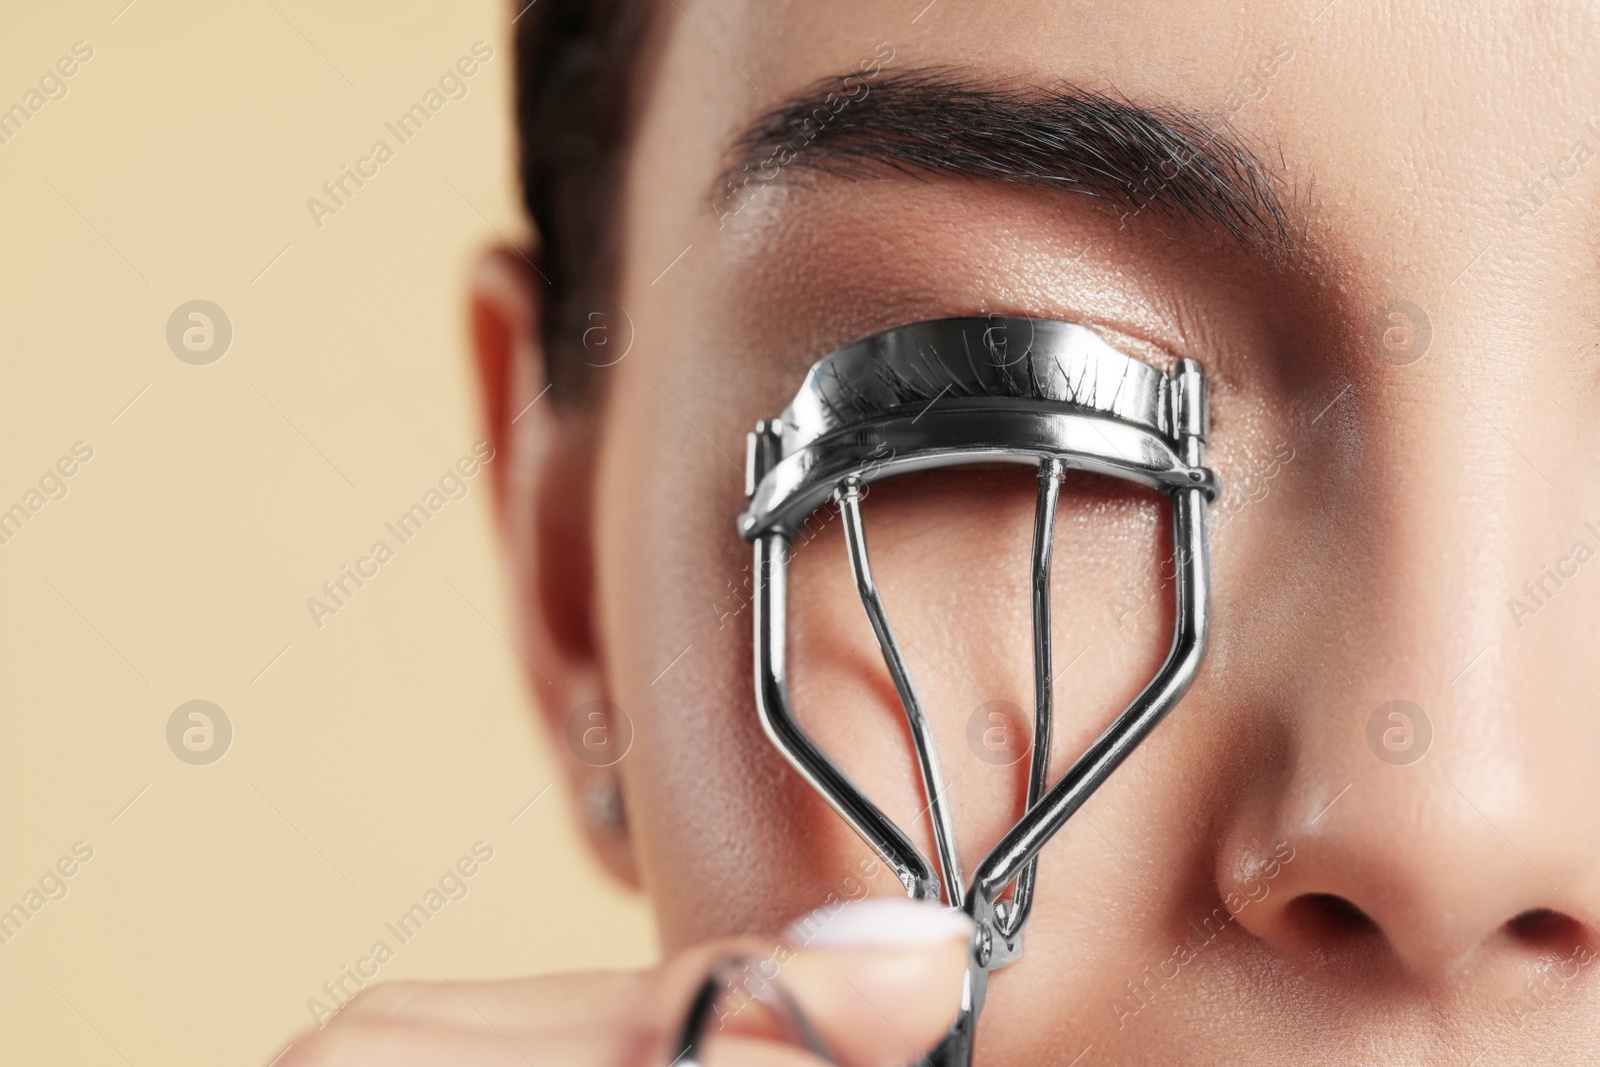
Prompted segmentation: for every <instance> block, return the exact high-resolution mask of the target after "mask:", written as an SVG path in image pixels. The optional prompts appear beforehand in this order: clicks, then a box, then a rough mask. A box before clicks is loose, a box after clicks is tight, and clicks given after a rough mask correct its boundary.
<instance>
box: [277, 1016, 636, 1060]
mask: <svg viewBox="0 0 1600 1067" xmlns="http://www.w3.org/2000/svg"><path fill="white" fill-rule="evenodd" d="M645 1043H652V1044H653V1035H641V1034H638V1033H634V1032H630V1031H628V1030H619V1029H615V1028H601V1029H589V1030H588V1031H586V1032H583V1033H575V1032H574V1033H565V1034H529V1033H504V1032H496V1031H494V1030H492V1029H478V1030H469V1029H464V1028H461V1027H457V1026H451V1025H441V1024H439V1023H436V1022H433V1021H424V1022H417V1021H410V1020H400V1019H382V1020H380V1019H352V1020H348V1021H345V1022H342V1023H338V1024H330V1025H329V1026H327V1027H325V1028H323V1029H321V1030H318V1031H315V1032H314V1033H311V1034H308V1035H306V1036H305V1037H302V1038H300V1039H299V1040H297V1041H295V1043H294V1044H292V1045H291V1046H289V1049H288V1051H287V1052H285V1053H284V1054H283V1056H282V1057H281V1058H280V1059H279V1060H278V1061H276V1063H275V1065H274V1067H440V1065H441V1064H450V1065H451V1067H546V1065H549V1067H555V1065H557V1064H559V1065H561V1067H615V1065H617V1064H623V1063H631V1062H633V1053H634V1050H636V1049H638V1048H639V1047H640V1046H641V1045H642V1044H645Z"/></svg>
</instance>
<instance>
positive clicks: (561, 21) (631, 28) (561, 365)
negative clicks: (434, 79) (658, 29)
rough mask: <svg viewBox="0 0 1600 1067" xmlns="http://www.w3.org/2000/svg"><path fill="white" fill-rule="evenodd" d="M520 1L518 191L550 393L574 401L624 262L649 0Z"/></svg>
mask: <svg viewBox="0 0 1600 1067" xmlns="http://www.w3.org/2000/svg"><path fill="white" fill-rule="evenodd" d="M514 5H515V6H516V7H518V8H520V9H521V14H520V15H518V16H517V17H516V19H515V22H514V29H515V32H516V63H517V69H516V86H515V90H516V117H517V135H518V139H519V141H520V142H521V162H520V168H519V170H520V176H521V180H522V199H523V204H524V206H525V207H526V208H527V211H528V218H529V220H530V221H531V222H532V224H533V229H534V232H535V233H536V234H537V235H538V240H539V249H538V251H539V255H538V256H537V257H536V258H537V261H538V263H539V265H540V269H541V271H542V273H543V275H544V280H545V281H546V282H547V283H548V288H547V290H546V294H545V295H546V298H547V299H546V301H545V315H544V318H543V328H542V337H541V338H540V340H541V342H542V344H543V347H544V352H545V363H546V372H547V374H548V377H549V382H550V396H551V399H552V400H555V401H556V402H558V403H564V404H577V403H582V402H583V401H585V400H587V399H588V398H589V397H590V395H591V393H592V391H593V383H592V381H591V378H592V376H593V374H594V370H593V369H592V368H591V367H590V366H589V365H587V364H586V363H585V361H584V359H583V352H584V349H583V341H582V339H583V336H584V331H586V330H588V329H589V328H590V327H591V326H593V325H594V324H595V323H594V322H593V321H592V320H591V319H590V315H591V314H592V313H595V312H600V313H602V314H603V313H605V309H606V308H607V307H608V306H609V303H610V297H611V292H612V289H613V286H614V284H615V282H616V272H617V265H618V262H619V260H620V257H619V254H618V253H619V248H618V231H619V229H620V227H619V226H618V222H619V221H620V210H619V207H618V195H617V194H618V192H619V188H620V181H621V178H622V172H623V165H624V163H625V159H624V156H625V149H626V146H627V141H628V135H629V132H630V122H629V118H630V115H631V114H632V111H633V108H632V107H631V103H632V96H633V91H634V84H635V77H634V75H635V72H636V70H637V68H638V67H639V65H640V63H641V56H640V53H641V50H642V44H643V40H644V36H645V31H646V28H647V5H646V4H645V3H644V2H643V0H535V2H534V3H531V4H527V5H526V6H523V5H524V0H514Z"/></svg>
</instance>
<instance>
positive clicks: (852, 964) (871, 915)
mask: <svg viewBox="0 0 1600 1067" xmlns="http://www.w3.org/2000/svg"><path fill="white" fill-rule="evenodd" d="M971 939H972V921H971V920H970V919H968V918H967V916H966V915H964V914H963V913H961V912H960V911H955V910H952V909H949V908H945V907H941V906H940V905H937V904H930V903H927V902H924V901H914V900H909V899H907V898H905V897H898V898H895V897H875V898H869V899H866V900H859V901H852V902H850V903H846V904H844V905H842V906H837V907H833V908H822V909H819V910H817V911H814V912H812V913H811V914H810V915H807V916H805V917H804V918H802V919H799V920H797V921H796V922H795V923H793V924H792V925H791V926H790V927H789V929H788V931H787V932H786V933H785V937H784V940H785V942H786V943H787V944H788V945H789V946H790V947H791V948H792V949H793V950H794V954H793V956H792V957H791V958H790V959H789V960H788V962H787V963H786V964H785V965H784V966H783V968H782V977H781V981H782V982H783V984H784V987H785V988H786V989H787V990H788V991H789V993H790V994H791V995H792V996H793V997H794V999H795V1001H796V1002H798V1004H799V1006H800V1008H801V1010H802V1011H803V1012H804V1013H805V1015H806V1018H807V1020H808V1021H809V1022H810V1023H811V1025H812V1026H813V1027H814V1028H815V1029H816V1031H817V1032H818V1034H819V1035H820V1036H821V1037H822V1039H823V1041H824V1042H825V1043H826V1044H827V1046H828V1048H829V1050H830V1051H832V1052H833V1054H834V1055H835V1056H836V1057H838V1058H839V1061H840V1062H841V1063H844V1064H848V1065H850V1067H881V1065H888V1064H904V1063H910V1062H914V1061H915V1060H917V1059H918V1058H919V1057H920V1056H922V1054H923V1053H925V1052H927V1051H928V1050H929V1049H930V1048H932V1047H933V1046H934V1045H935V1044H937V1043H938V1041H939V1039H940V1038H942V1037H943V1036H944V1035H945V1032H946V1031H947V1030H949V1028H950V1024H951V1023H953V1022H954V1021H955V1018H956V1012H957V1009H958V1008H959V1007H960V1005H961V1000H962V990H963V985H964V982H965V979H966V974H967V954H968V944H969V942H970V941H971Z"/></svg>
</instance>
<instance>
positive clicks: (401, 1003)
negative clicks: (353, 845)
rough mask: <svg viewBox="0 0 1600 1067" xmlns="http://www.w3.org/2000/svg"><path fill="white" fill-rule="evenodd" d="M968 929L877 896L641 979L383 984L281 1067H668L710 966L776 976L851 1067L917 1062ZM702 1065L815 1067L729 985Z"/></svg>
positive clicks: (937, 1028) (950, 1002) (685, 957)
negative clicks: (776, 936)
mask: <svg viewBox="0 0 1600 1067" xmlns="http://www.w3.org/2000/svg"><path fill="white" fill-rule="evenodd" d="M971 931H972V927H971V923H970V922H969V921H968V920H967V918H966V917H965V916H964V915H962V914H960V913H959V912H952V911H949V910H946V909H943V908H939V907H936V906H935V905H931V904H925V903H916V902H913V901H910V900H905V899H900V898H875V899H869V900H863V901H858V902H854V903H848V904H845V905H843V906H841V907H837V908H834V909H824V910H822V911H818V912H814V913H812V914H811V915H809V916H807V917H806V918H804V919H802V920H800V921H798V922H796V923H795V924H794V925H792V926H791V927H790V928H789V931H788V932H787V933H786V934H785V936H784V938H783V939H782V940H781V941H779V942H773V941H771V940H765V941H763V940H761V939H757V938H733V939H728V940H723V941H718V942H713V943H710V944H705V945H699V946H696V947H695V948H692V949H689V950H686V951H684V952H682V953H679V954H678V955H677V956H674V957H673V958H672V959H670V960H668V961H666V962H665V963H663V964H662V965H661V966H659V967H656V968H655V969H653V970H649V971H640V972H635V973H621V972H612V973H604V972H595V973H587V974H565V975H551V976H548V977H542V978H526V979H519V980H515V981H505V982H449V981H445V982H394V983H388V984H384V985H378V986H373V987H371V988H370V989H366V990H363V991H362V992H361V993H360V994H358V995H357V996H356V997H355V998H354V999H353V1000H351V1001H350V1002H349V1004H347V1005H346V1006H345V1007H344V1008H343V1009H342V1010H341V1011H340V1012H339V1013H338V1014H337V1015H336V1016H335V1017H334V1018H333V1019H331V1020H330V1021H329V1022H328V1023H327V1025H326V1026H324V1027H323V1028H322V1029H320V1030H316V1031H313V1032H312V1033H309V1034H306V1035H305V1036H303V1037H301V1038H298V1039H297V1040H296V1041H295V1042H294V1043H293V1045H292V1046H291V1047H290V1048H289V1050H288V1051H287V1052H286V1053H285V1054H284V1055H283V1056H282V1057H281V1059H280V1060H279V1064H280V1065H281V1067H378V1065H380V1064H381V1065H382V1067H424V1065H426V1067H529V1065H534V1067H544V1065H546V1064H550V1065H555V1064H560V1065H562V1067H667V1065H668V1064H670V1063H672V1062H673V1061H674V1060H675V1059H676V1058H677V1057H678V1056H679V1055H680V1054H681V1053H682V1052H683V1049H682V1048H681V1047H674V1046H677V1045H679V1038H680V1028H681V1027H682V1025H683V1019H684V1015H685V1013H686V1012H687V1009H688V1006H689V1003H690V1001H691V1000H692V998H693V997H694V995H695V993H696V992H697V991H698V990H699V988H700V985H701V984H702V982H703V981H704V980H705V978H706V976H707V975H708V974H709V973H711V971H712V969H713V968H714V967H716V966H717V965H718V964H719V963H720V962H722V961H724V960H729V959H735V958H739V959H744V960H747V961H748V970H747V971H741V972H739V973H740V974H741V975H743V976H744V981H740V982H736V983H735V985H736V986H748V987H749V988H755V987H756V986H757V985H759V979H760V978H769V979H770V978H773V977H774V975H775V976H776V980H777V982H778V983H780V984H781V985H782V987H783V988H784V989H785V990H786V991H787V992H788V993H789V995H790V996H792V997H793V999H794V1000H795V1001H796V1002H797V1003H798V1004H799V1006H800V1008H801V1010H802V1011H803V1012H804V1014H805V1017H806V1019H807V1020H808V1021H809V1022H810V1024H811V1025H812V1027H814V1028H815V1030H816V1032H817V1033H818V1034H819V1035H820V1036H821V1038H822V1040H823V1042H824V1043H825V1044H826V1045H827V1047H828V1049H829V1050H830V1051H831V1053H832V1054H833V1055H834V1056H835V1057H836V1058H837V1059H838V1061H839V1062H840V1063H842V1064H846V1065H849V1067H888V1065H891V1064H904V1063H910V1062H913V1061H915V1060H916V1059H917V1058H918V1057H919V1056H920V1055H922V1054H923V1053H924V1052H926V1051H927V1050H928V1049H930V1048H932V1047H933V1045H935V1044H936V1043H937V1042H938V1041H939V1039H940V1038H942V1037H943V1036H944V1034H945V1031H946V1030H947V1029H948V1028H949V1026H950V1024H951V1023H952V1022H953V1021H954V1019H955V1015H956V1009H957V1007H958V1005H959V1003H960V999H961V988H962V981H963V978H964V976H965V974H966V963H967V942H968V940H969V939H970V937H971ZM707 1032H708V1034H711V1035H713V1036H711V1037H710V1038H709V1040H708V1042H707V1045H706V1046H705V1048H706V1056H707V1059H708V1061H709V1063H710V1064H711V1065H713V1067H717V1065H720V1067H780V1065H788V1067H815V1065H816V1064H818V1063H819V1062H820V1061H818V1060H817V1059H816V1057H814V1056H812V1055H810V1054H809V1053H807V1052H805V1051H803V1050H800V1049H798V1048H796V1047H794V1046H792V1045H790V1044H789V1043H788V1042H786V1041H783V1040H781V1039H780V1038H779V1037H778V1036H777V1035H778V1034H779V1033H781V1031H780V1030H777V1029H775V1028H774V1026H773V1016H772V1014H771V1013H770V1012H769V1011H767V1010H766V1009H765V1008H764V1007H762V1006H761V1005H760V1004H758V1003H756V1002H755V1001H754V1000H753V999H751V998H750V997H749V996H747V995H746V994H744V993H743V992H742V991H741V990H739V989H737V988H736V989H734V990H732V991H730V992H728V993H726V994H725V995H724V996H723V998H722V1000H721V1001H720V1002H719V1004H718V1007H717V1010H716V1013H715V1014H714V1015H713V1017H712V1019H711V1020H710V1022H709V1023H708V1025H707Z"/></svg>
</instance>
